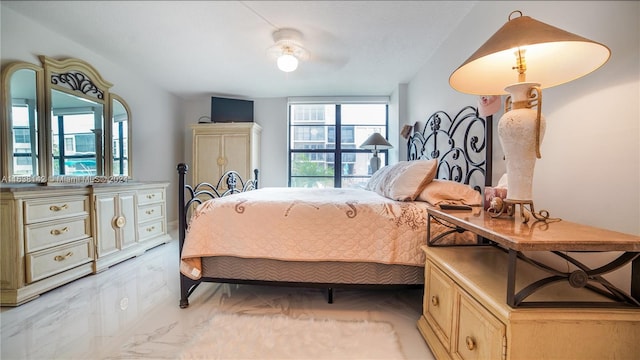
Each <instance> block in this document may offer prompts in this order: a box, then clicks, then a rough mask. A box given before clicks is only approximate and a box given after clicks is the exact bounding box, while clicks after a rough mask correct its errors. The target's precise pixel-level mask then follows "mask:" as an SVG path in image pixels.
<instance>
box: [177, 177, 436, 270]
mask: <svg viewBox="0 0 640 360" xmlns="http://www.w3.org/2000/svg"><path fill="white" fill-rule="evenodd" d="M428 206H430V205H428V204H427V203H426V202H421V201H415V202H402V201H394V200H390V199H388V198H386V197H383V196H381V195H378V194H377V193H375V192H373V191H368V190H362V189H333V188H331V189H309V188H306V189H300V188H263V189H258V190H253V191H248V192H244V193H241V194H235V195H230V196H226V197H222V198H216V199H212V200H209V201H206V202H204V203H203V204H201V205H200V206H198V208H197V209H196V210H195V211H194V213H193V214H192V216H191V220H190V224H189V228H188V232H187V234H186V237H185V242H184V247H183V250H182V254H181V263H180V271H181V272H182V273H183V274H184V275H185V276H188V277H190V278H192V279H195V280H197V279H199V278H200V276H201V258H202V257H206V256H236V257H243V258H266V259H275V260H285V261H286V260H289V261H292V260H294V261H349V262H353V261H358V262H377V263H383V264H402V265H416V266H424V261H425V259H424V253H423V252H422V251H421V250H420V246H421V245H423V244H425V243H426V236H427V233H426V231H427V226H426V219H427V211H426V210H427V207H428ZM436 226H440V227H442V228H443V229H442V230H444V227H443V226H442V225H439V224H436ZM442 230H440V231H442ZM432 231H434V226H433V224H432ZM440 231H438V230H436V231H434V232H440Z"/></svg>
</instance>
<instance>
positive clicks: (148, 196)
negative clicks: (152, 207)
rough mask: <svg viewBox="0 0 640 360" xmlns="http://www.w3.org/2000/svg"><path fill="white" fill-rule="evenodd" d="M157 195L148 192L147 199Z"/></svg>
mask: <svg viewBox="0 0 640 360" xmlns="http://www.w3.org/2000/svg"><path fill="white" fill-rule="evenodd" d="M155 196H156V194H147V199H153V198H154V197H155Z"/></svg>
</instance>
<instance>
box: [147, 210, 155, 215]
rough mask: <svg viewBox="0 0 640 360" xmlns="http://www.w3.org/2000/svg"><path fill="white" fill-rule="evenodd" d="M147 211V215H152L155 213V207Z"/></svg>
mask: <svg viewBox="0 0 640 360" xmlns="http://www.w3.org/2000/svg"><path fill="white" fill-rule="evenodd" d="M145 212H146V213H147V215H151V214H153V209H149V210H147V211H145Z"/></svg>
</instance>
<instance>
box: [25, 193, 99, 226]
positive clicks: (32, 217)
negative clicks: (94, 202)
mask: <svg viewBox="0 0 640 360" xmlns="http://www.w3.org/2000/svg"><path fill="white" fill-rule="evenodd" d="M88 214H89V197H88V196H65V197H58V198H55V197H53V198H47V199H42V200H40V199H38V200H27V201H25V202H24V221H25V223H26V224H31V223H35V222H40V221H46V220H55V219H61V218H66V217H71V216H78V215H88Z"/></svg>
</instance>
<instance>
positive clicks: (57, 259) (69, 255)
mask: <svg viewBox="0 0 640 360" xmlns="http://www.w3.org/2000/svg"><path fill="white" fill-rule="evenodd" d="M72 256H73V251H69V252H68V253H66V254H64V255H56V257H54V258H53V260H55V261H65V260H66V259H67V258H69V257H72Z"/></svg>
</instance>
